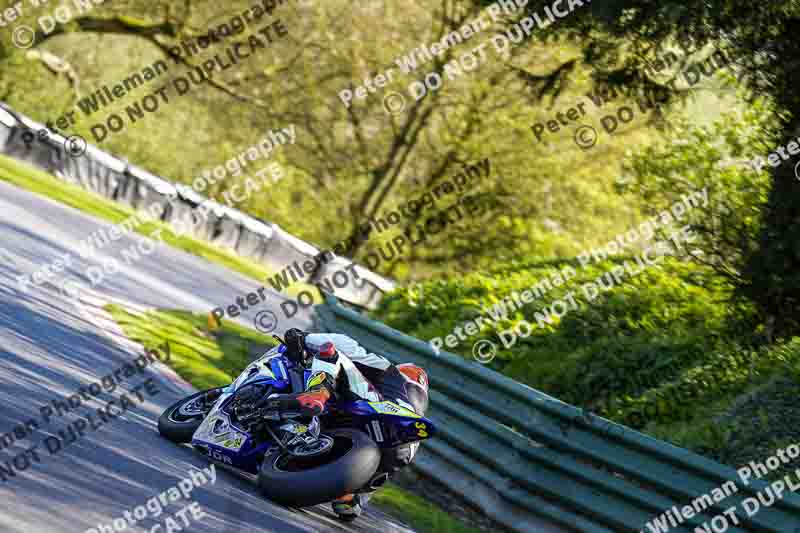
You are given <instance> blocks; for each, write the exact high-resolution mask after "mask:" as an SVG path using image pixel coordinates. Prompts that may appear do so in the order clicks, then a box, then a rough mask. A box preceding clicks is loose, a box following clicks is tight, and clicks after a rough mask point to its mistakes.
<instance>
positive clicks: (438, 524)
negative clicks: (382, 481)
mask: <svg viewBox="0 0 800 533" xmlns="http://www.w3.org/2000/svg"><path fill="white" fill-rule="evenodd" d="M371 502H374V503H376V504H378V505H379V506H380V507H382V508H383V509H384V510H386V512H389V513H391V514H393V515H394V516H397V517H398V518H400V519H402V520H404V521H405V522H406V523H408V524H409V525H410V526H411V527H413V528H414V529H415V530H417V531H425V532H427V531H430V532H434V531H436V532H440V531H447V532H449V533H474V532H477V531H480V530H479V529H476V528H473V527H469V526H467V525H465V524H463V523H462V522H459V521H458V520H456V519H454V518H453V517H451V516H450V515H448V514H447V513H445V512H443V511H442V510H441V509H439V508H438V507H436V506H435V505H433V504H431V503H429V502H427V501H426V500H424V499H423V498H420V497H419V496H417V495H416V494H413V493H411V492H408V491H407V490H403V489H401V488H400V487H398V486H397V485H394V484H391V483H389V484H387V485H385V486H384V487H383V488H381V490H380V491H378V493H377V494H375V496H374V497H373V498H372V500H371Z"/></svg>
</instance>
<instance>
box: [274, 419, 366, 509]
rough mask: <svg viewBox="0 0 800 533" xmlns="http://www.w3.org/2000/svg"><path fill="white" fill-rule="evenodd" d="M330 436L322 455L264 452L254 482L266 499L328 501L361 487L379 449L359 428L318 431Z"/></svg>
mask: <svg viewBox="0 0 800 533" xmlns="http://www.w3.org/2000/svg"><path fill="white" fill-rule="evenodd" d="M326 436H327V437H329V438H332V439H333V446H332V447H331V449H330V450H329V451H327V452H325V453H324V454H322V455H319V456H314V457H294V456H291V455H289V454H287V453H286V452H284V451H283V450H282V449H280V448H278V449H273V450H271V451H270V452H269V453H267V454H266V455H265V456H264V462H263V463H262V465H261V471H260V472H259V474H258V486H259V487H260V489H261V492H262V493H263V494H264V495H265V496H266V497H267V498H269V499H270V500H272V501H275V502H278V503H281V504H284V505H290V506H293V507H309V506H311V505H317V504H319V503H324V502H329V501H332V500H335V499H336V498H338V497H340V496H342V495H344V494H348V493H352V492H355V491H357V490H359V489H361V488H363V487H364V486H365V485H366V484H367V483H368V482H369V480H370V479H371V478H372V476H373V475H374V474H375V472H376V471H377V470H378V465H379V464H380V462H381V453H380V450H379V449H378V447H377V446H376V445H375V443H374V442H373V441H372V439H371V438H369V436H367V435H366V434H365V433H364V432H363V431H358V430H354V429H337V430H332V431H329V432H326V433H323V434H322V435H320V437H321V438H323V437H326Z"/></svg>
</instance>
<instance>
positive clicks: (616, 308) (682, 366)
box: [376, 259, 731, 414]
mask: <svg viewBox="0 0 800 533" xmlns="http://www.w3.org/2000/svg"><path fill="white" fill-rule="evenodd" d="M619 261H622V260H619ZM534 264H535V263H534ZM539 265H540V266H538V267H537V266H532V265H528V267H527V269H526V270H519V268H520V265H516V264H515V265H512V266H510V267H509V268H508V270H506V271H499V270H496V271H495V272H493V273H492V274H491V275H486V274H478V273H474V274H470V275H468V276H465V277H464V278H463V279H460V280H452V281H442V280H438V281H432V282H429V283H422V284H418V285H415V286H412V287H409V288H401V289H398V290H397V291H396V292H395V293H394V294H392V295H389V296H387V297H386V298H385V299H384V301H383V302H382V304H381V307H380V308H379V310H378V311H377V312H376V315H377V316H378V317H379V318H380V319H382V320H384V321H386V322H387V323H388V324H389V325H390V326H392V327H395V328H398V329H400V330H403V331H406V332H408V333H410V334H412V335H414V336H417V337H419V338H422V339H431V338H433V337H444V336H445V335H447V334H449V333H451V332H452V330H453V328H454V327H456V326H460V325H462V323H463V322H464V321H467V320H471V319H473V318H475V317H476V316H479V315H481V314H482V313H483V310H484V309H488V308H489V307H491V306H492V305H494V304H495V303H496V302H499V301H501V300H503V299H504V298H506V297H508V296H510V295H511V294H512V292H513V291H517V292H521V291H523V290H525V289H527V288H529V287H534V286H536V285H539V284H540V283H541V282H542V280H543V279H553V276H554V273H555V272H559V271H562V272H563V271H564V270H563V269H565V268H567V265H566V263H563V262H562V263H560V264H555V265H554V264H552V263H549V264H548V263H547V262H540V263H539ZM615 265H616V263H614V262H610V261H608V262H605V263H602V264H599V265H593V266H587V267H586V268H580V269H576V274H575V275H574V276H573V277H571V278H570V279H568V280H567V283H566V284H564V285H562V286H561V287H556V286H555V285H554V284H553V287H552V289H551V290H549V291H547V293H546V294H544V295H542V296H541V297H540V298H538V299H536V300H535V301H534V302H533V303H531V304H528V305H526V306H524V307H522V308H521V309H519V310H517V311H516V312H514V313H510V314H509V316H508V317H506V318H504V319H501V320H499V321H498V322H497V323H496V324H491V323H487V322H486V321H484V322H483V324H484V329H483V331H481V332H480V334H479V335H477V336H476V337H474V338H471V339H469V341H466V342H463V343H462V344H461V345H459V346H458V347H457V348H456V349H455V351H456V352H457V353H460V354H462V355H464V356H465V357H471V352H470V350H471V348H472V345H473V343H475V342H476V341H478V340H480V339H488V340H491V341H492V342H495V343H496V344H498V346H499V345H500V343H499V340H498V336H497V333H498V332H499V331H502V330H506V329H508V328H510V327H512V326H514V325H515V324H517V323H518V322H519V321H520V320H522V319H525V320H527V321H528V322H530V323H531V324H533V325H534V329H533V332H532V334H531V335H530V336H529V337H527V338H523V339H520V340H519V341H518V343H517V345H516V346H513V347H512V348H511V349H509V350H503V349H501V350H500V351H499V353H498V357H497V358H496V359H495V360H494V361H493V363H492V365H493V366H494V368H496V369H498V370H500V371H503V372H505V373H506V374H508V375H510V376H512V377H514V378H515V379H518V380H520V381H523V382H525V383H528V384H529V385H531V386H533V387H535V388H538V389H541V390H544V391H545V392H548V393H550V394H553V395H555V396H557V397H559V398H561V399H563V400H565V401H567V402H570V403H575V404H581V405H585V406H587V407H589V408H592V409H596V410H599V412H600V413H601V414H611V411H612V409H610V407H609V406H611V405H616V404H615V403H614V402H619V401H622V399H623V398H625V397H628V396H632V397H636V396H637V395H640V394H643V393H644V392H646V391H647V390H649V389H652V388H654V387H658V386H660V385H661V384H663V383H666V382H669V381H670V380H673V379H676V378H677V377H678V376H679V375H680V373H681V372H682V371H684V370H688V369H689V368H692V366H694V365H696V364H698V363H700V362H702V361H704V360H706V358H707V357H708V354H711V353H713V352H714V350H715V349H718V348H719V347H720V346H722V345H724V342H725V336H726V330H725V325H726V321H727V319H728V308H727V306H726V301H727V299H728V297H729V294H730V292H731V286H730V284H728V283H726V282H725V281H724V280H723V279H722V278H720V277H718V276H714V275H713V272H711V271H710V270H709V269H707V268H704V267H701V266H696V265H692V264H687V263H682V262H680V261H678V260H675V259H669V260H665V261H664V263H662V264H661V265H659V266H654V267H651V268H649V269H647V270H646V271H644V272H643V273H641V274H640V275H638V276H636V277H632V278H627V279H624V280H623V283H621V284H619V285H616V286H615V287H613V288H612V290H610V291H608V292H606V293H602V294H601V295H600V296H599V297H597V298H596V299H595V300H593V301H589V296H587V293H585V292H584V291H583V285H584V284H586V283H589V282H594V281H596V279H597V278H598V277H599V276H602V275H603V274H604V273H605V272H607V271H609V270H610V269H611V268H612V267H614V266H615ZM557 266H560V268H561V270H559V269H558V268H557ZM569 291H572V292H573V293H574V295H575V297H576V300H577V301H578V302H580V303H581V305H580V308H579V309H577V310H572V311H570V312H569V313H567V314H566V315H565V316H564V317H563V318H562V319H561V320H560V321H558V322H557V323H556V324H554V325H546V327H535V326H536V324H537V319H536V313H537V312H542V311H543V310H544V309H545V308H547V307H549V306H550V305H551V304H552V302H553V301H555V300H556V299H560V298H563V297H564V296H565V295H566V294H567V293H568V292H569Z"/></svg>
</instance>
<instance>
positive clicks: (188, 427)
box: [158, 389, 221, 444]
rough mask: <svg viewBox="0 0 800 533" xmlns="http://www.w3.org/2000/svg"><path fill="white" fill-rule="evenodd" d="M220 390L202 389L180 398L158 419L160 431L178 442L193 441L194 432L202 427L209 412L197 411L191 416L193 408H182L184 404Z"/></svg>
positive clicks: (188, 404)
mask: <svg viewBox="0 0 800 533" xmlns="http://www.w3.org/2000/svg"><path fill="white" fill-rule="evenodd" d="M218 390H221V389H209V390H206V391H201V392H198V393H195V394H192V395H191V396H187V397H186V398H183V399H181V400H178V401H177V402H175V403H174V404H172V405H170V406H169V407H167V409H166V410H165V411H164V412H163V413H162V414H161V416H160V417H159V419H158V432H159V433H160V434H161V435H162V436H163V437H166V438H168V439H169V440H171V441H172V442H175V443H177V444H183V443H186V442H192V436H194V432H195V431H197V428H199V427H200V424H202V423H203V420H204V419H205V417H206V414H207V412H206V413H203V414H200V413H197V414H196V415H194V416H191V415H192V412H193V411H192V410H187V409H186V408H184V409H181V408H182V407H184V406H190V405H191V404H192V402H195V401H196V400H198V399H199V398H201V397H202V396H204V395H206V394H208V393H211V392H216V391H218Z"/></svg>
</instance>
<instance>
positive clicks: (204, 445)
mask: <svg viewBox="0 0 800 533" xmlns="http://www.w3.org/2000/svg"><path fill="white" fill-rule="evenodd" d="M281 354H282V351H281V350H280V349H279V348H277V347H276V348H273V349H272V350H270V351H268V352H266V353H265V354H264V355H262V356H261V357H259V358H258V359H256V360H255V361H253V362H252V363H250V364H249V365H248V366H247V367H246V368H245V369H244V371H243V372H242V373H241V374H240V375H239V377H238V378H237V379H236V381H234V382H233V383H231V385H229V386H228V387H226V388H225V389H224V390H223V393H222V395H221V396H220V397H219V399H218V400H217V402H216V403H215V404H214V407H213V408H212V409H211V411H210V412H209V413H208V415H207V416H206V418H205V420H204V421H203V423H202V424H200V427H198V428H197V431H195V433H194V435H193V436H192V445H193V446H195V447H197V448H200V449H201V450H203V451H205V452H206V454H207V455H208V456H209V457H210V458H212V459H216V460H217V461H219V462H221V463H224V464H229V465H232V466H236V467H238V468H241V469H243V470H247V471H250V472H257V471H258V466H259V464H260V463H259V457H260V456H263V454H264V452H265V451H266V450H267V449H269V448H270V447H271V446H272V444H270V443H266V444H262V445H261V446H255V443H254V441H253V439H252V437H251V435H250V434H249V433H247V432H246V431H244V430H243V429H242V428H240V427H238V426H236V425H235V424H234V423H232V422H231V418H230V415H229V414H228V413H227V412H226V408H227V407H228V405H229V404H230V402H231V400H232V398H233V397H234V396H235V393H236V392H237V391H239V390H240V389H241V388H242V387H245V386H250V385H253V384H266V385H271V386H272V387H273V388H274V389H276V391H281V390H284V389H286V388H288V387H289V385H290V380H289V371H288V369H287V368H286V365H285V363H284V361H283V360H282V358H281Z"/></svg>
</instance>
